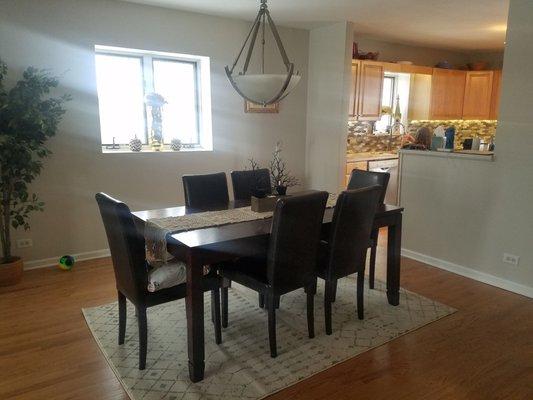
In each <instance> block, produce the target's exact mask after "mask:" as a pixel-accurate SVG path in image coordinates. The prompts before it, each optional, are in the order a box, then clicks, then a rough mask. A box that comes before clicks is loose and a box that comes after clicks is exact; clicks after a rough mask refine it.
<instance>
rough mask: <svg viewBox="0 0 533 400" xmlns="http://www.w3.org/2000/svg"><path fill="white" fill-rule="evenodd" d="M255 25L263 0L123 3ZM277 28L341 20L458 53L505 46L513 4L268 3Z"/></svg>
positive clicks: (481, 0) (363, 30)
mask: <svg viewBox="0 0 533 400" xmlns="http://www.w3.org/2000/svg"><path fill="white" fill-rule="evenodd" d="M124 1H130V2H134V3H142V4H149V5H155V6H162V7H168V8H176V9H180V10H186V11H192V12H198V13H203V14H210V15H218V16H224V17H231V18H238V19H243V20H247V21H252V20H253V19H254V17H255V15H256V13H257V10H258V6H259V3H260V1H259V0H226V1H224V0H222V1H221V0H124ZM268 5H269V9H270V12H271V14H272V17H273V19H274V21H276V23H277V24H278V25H282V26H289V27H295V28H306V29H310V28H313V27H316V26H320V25H324V24H327V23H331V22H338V21H344V20H348V21H352V22H354V23H355V29H356V33H358V34H361V35H364V36H368V37H372V38H374V39H382V40H387V41H391V42H397V43H404V44H413V45H418V46H426V47H433V48H446V49H453V50H479V51H490V50H500V49H502V48H503V42H504V41H505V31H506V25H507V12H508V8H509V0H466V1H465V0H269V1H268Z"/></svg>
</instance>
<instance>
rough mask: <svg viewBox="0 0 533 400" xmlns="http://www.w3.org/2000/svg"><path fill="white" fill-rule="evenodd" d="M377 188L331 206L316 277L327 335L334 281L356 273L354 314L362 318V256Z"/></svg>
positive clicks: (350, 192)
mask: <svg viewBox="0 0 533 400" xmlns="http://www.w3.org/2000/svg"><path fill="white" fill-rule="evenodd" d="M380 191H381V187H380V186H372V187H369V188H364V189H357V190H347V191H344V192H342V193H341V194H340V195H339V197H338V199H337V204H336V205H335V211H334V212H333V220H332V222H331V229H330V233H329V238H328V240H327V242H326V241H321V242H320V252H319V256H318V260H319V261H318V267H317V271H318V276H319V277H321V278H322V279H324V280H325V294H324V317H325V324H326V334H328V335H331V331H332V329H331V303H332V302H333V294H334V291H335V288H336V287H337V280H338V279H340V278H344V277H345V276H348V275H351V274H354V273H357V314H358V316H359V319H363V317H364V308H363V307H364V306H363V288H364V276H365V264H366V252H367V249H368V247H369V244H370V240H371V239H370V233H371V231H372V225H373V223H374V216H375V213H376V209H377V205H378V199H379V196H380Z"/></svg>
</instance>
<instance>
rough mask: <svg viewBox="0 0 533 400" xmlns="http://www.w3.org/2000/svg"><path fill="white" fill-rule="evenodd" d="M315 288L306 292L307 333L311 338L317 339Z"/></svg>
mask: <svg viewBox="0 0 533 400" xmlns="http://www.w3.org/2000/svg"><path fill="white" fill-rule="evenodd" d="M314 288H315V286H314V285H311V286H310V287H308V288H306V290H305V292H306V294H307V332H308V333H309V338H310V339H312V338H314V337H315V292H314V290H313V289H314Z"/></svg>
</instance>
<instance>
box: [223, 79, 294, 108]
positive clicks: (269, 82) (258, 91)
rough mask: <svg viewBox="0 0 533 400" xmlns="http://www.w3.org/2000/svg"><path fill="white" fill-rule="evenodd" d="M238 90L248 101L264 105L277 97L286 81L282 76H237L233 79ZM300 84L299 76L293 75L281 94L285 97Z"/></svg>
mask: <svg viewBox="0 0 533 400" xmlns="http://www.w3.org/2000/svg"><path fill="white" fill-rule="evenodd" d="M233 79H234V81H235V84H236V85H237V87H238V88H239V90H240V91H241V92H242V94H244V95H245V96H246V97H247V98H248V99H251V100H252V101H253V102H255V103H258V104H265V103H268V102H269V101H271V100H272V99H274V98H275V97H276V96H278V94H279V92H280V91H281V89H282V88H283V84H284V83H285V81H286V79H287V75H284V74H251V75H237V76H235V77H234V78H233ZM298 82H300V75H296V74H293V75H292V76H291V80H290V81H289V85H288V86H287V88H286V89H285V91H284V92H283V95H282V97H285V96H286V95H287V94H289V93H290V92H291V90H292V89H294V87H295V86H296V85H297V84H298Z"/></svg>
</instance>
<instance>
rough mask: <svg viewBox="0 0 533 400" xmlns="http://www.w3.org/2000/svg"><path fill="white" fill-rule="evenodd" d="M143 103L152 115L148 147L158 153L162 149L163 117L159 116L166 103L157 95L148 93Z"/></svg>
mask: <svg viewBox="0 0 533 400" xmlns="http://www.w3.org/2000/svg"><path fill="white" fill-rule="evenodd" d="M144 102H145V103H146V105H147V106H148V107H150V109H151V113H152V127H151V129H150V147H151V148H152V150H155V151H160V150H161V148H162V147H163V117H162V116H161V111H162V109H163V106H164V105H165V104H166V103H167V102H166V100H165V99H164V97H163V96H161V95H160V94H159V93H148V94H147V95H146V96H145V99H144Z"/></svg>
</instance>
